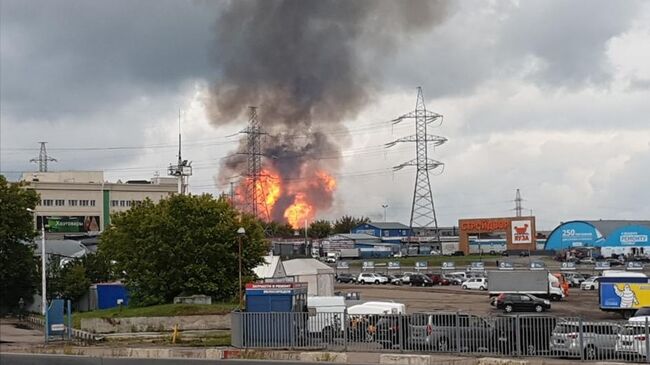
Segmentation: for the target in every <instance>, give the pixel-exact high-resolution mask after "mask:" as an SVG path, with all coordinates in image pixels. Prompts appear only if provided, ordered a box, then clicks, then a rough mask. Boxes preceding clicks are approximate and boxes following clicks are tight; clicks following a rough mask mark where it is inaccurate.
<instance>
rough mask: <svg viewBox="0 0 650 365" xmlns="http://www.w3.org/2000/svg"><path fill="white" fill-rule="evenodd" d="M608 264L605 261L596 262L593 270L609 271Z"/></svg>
mask: <svg viewBox="0 0 650 365" xmlns="http://www.w3.org/2000/svg"><path fill="white" fill-rule="evenodd" d="M609 267H610V266H609V262H607V261H596V266H595V267H594V269H596V270H609Z"/></svg>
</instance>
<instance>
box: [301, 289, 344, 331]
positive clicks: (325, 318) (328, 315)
mask: <svg viewBox="0 0 650 365" xmlns="http://www.w3.org/2000/svg"><path fill="white" fill-rule="evenodd" d="M307 311H308V312H309V321H308V329H309V332H310V333H320V334H322V335H323V336H328V337H329V338H333V337H335V336H336V335H337V334H339V333H340V332H343V331H344V330H345V324H344V323H343V322H344V321H343V318H344V314H345V298H344V297H341V296H334V297H307Z"/></svg>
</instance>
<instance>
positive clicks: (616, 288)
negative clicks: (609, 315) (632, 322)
mask: <svg viewBox="0 0 650 365" xmlns="http://www.w3.org/2000/svg"><path fill="white" fill-rule="evenodd" d="M597 280H598V304H599V307H600V310H602V311H604V312H616V313H619V314H620V315H621V316H623V317H624V318H630V317H632V316H633V315H634V312H636V310H637V309H639V308H641V307H650V280H648V277H647V275H645V274H643V273H639V272H625V271H605V272H604V273H603V276H601V277H599V278H598V279H597Z"/></svg>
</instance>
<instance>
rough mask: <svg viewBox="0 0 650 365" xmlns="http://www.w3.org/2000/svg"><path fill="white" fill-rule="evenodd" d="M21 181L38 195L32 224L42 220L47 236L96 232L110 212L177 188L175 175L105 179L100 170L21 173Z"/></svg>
mask: <svg viewBox="0 0 650 365" xmlns="http://www.w3.org/2000/svg"><path fill="white" fill-rule="evenodd" d="M21 181H24V182H26V183H27V185H26V188H27V189H34V190H35V191H36V192H37V193H38V194H39V195H40V197H41V200H40V202H39V204H38V205H37V206H36V216H37V217H36V219H35V225H36V226H37V228H38V229H40V226H41V224H42V222H43V221H44V222H45V231H46V235H47V236H48V237H52V238H57V237H58V238H60V237H62V236H63V235H64V234H66V233H88V232H100V231H103V230H104V228H105V227H107V226H108V224H110V215H111V214H112V213H115V212H121V211H125V210H128V209H130V208H131V206H132V205H134V204H138V203H139V202H142V201H143V200H145V199H147V198H148V199H150V200H152V201H153V202H158V201H159V200H160V199H162V198H165V197H167V196H169V195H171V194H174V193H176V192H177V191H178V180H177V179H176V178H175V177H154V178H152V179H150V180H130V181H126V182H124V183H123V182H121V181H119V180H118V181H117V182H113V183H112V182H108V181H105V180H104V173H103V172H102V171H54V172H25V173H23V175H22V179H21Z"/></svg>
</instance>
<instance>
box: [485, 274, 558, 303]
mask: <svg viewBox="0 0 650 365" xmlns="http://www.w3.org/2000/svg"><path fill="white" fill-rule="evenodd" d="M488 293H489V295H490V297H491V298H492V297H495V296H498V295H499V294H502V293H519V294H532V295H534V296H537V297H540V298H547V299H550V300H554V301H558V300H561V299H562V298H563V297H564V294H563V292H562V288H560V283H559V280H558V279H557V278H556V277H555V276H553V274H551V273H549V272H548V271H545V270H539V271H534V270H530V271H528V270H519V271H518V270H508V271H506V270H503V271H488Z"/></svg>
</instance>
